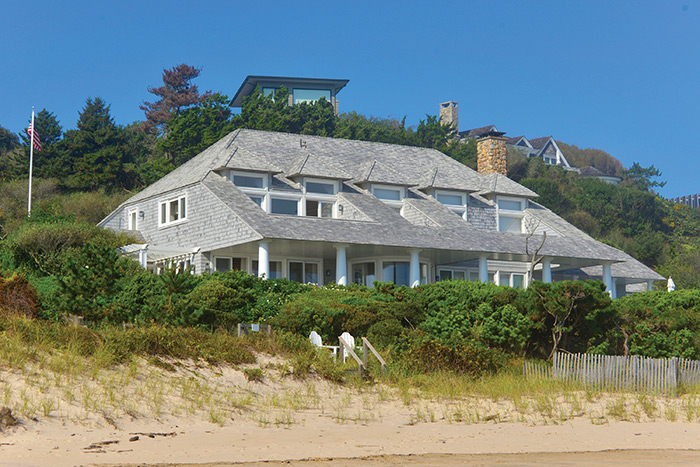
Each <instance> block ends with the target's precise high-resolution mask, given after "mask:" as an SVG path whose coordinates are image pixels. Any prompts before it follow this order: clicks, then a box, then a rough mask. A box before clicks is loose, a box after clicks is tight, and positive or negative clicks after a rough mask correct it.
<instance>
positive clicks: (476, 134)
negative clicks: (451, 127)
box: [459, 125, 498, 138]
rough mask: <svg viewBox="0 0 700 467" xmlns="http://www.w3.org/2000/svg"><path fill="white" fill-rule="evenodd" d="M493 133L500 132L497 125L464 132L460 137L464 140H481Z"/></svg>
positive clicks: (461, 132)
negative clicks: (480, 138) (482, 137)
mask: <svg viewBox="0 0 700 467" xmlns="http://www.w3.org/2000/svg"><path fill="white" fill-rule="evenodd" d="M492 131H498V129H497V128H496V126H495V125H486V126H482V127H481V128H472V129H471V130H464V131H460V132H459V136H461V137H462V138H479V137H481V136H483V135H485V134H487V133H490V132H492Z"/></svg>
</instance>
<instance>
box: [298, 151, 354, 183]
mask: <svg viewBox="0 0 700 467" xmlns="http://www.w3.org/2000/svg"><path fill="white" fill-rule="evenodd" d="M299 176H305V177H319V178H331V179H336V180H350V179H351V178H352V175H350V174H349V173H347V172H346V171H344V170H342V169H339V168H338V167H336V166H334V165H333V164H331V163H330V162H328V161H324V160H322V159H321V158H320V157H318V156H315V155H314V154H311V153H305V154H301V155H299V156H298V157H297V158H296V159H294V161H293V162H292V165H291V166H290V167H289V169H288V170H287V177H299Z"/></svg>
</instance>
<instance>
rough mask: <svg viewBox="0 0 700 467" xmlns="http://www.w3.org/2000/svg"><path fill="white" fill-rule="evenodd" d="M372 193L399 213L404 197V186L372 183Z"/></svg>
mask: <svg viewBox="0 0 700 467" xmlns="http://www.w3.org/2000/svg"><path fill="white" fill-rule="evenodd" d="M371 191H372V194H373V195H374V196H375V197H377V198H378V199H380V200H382V202H383V203H384V204H386V205H388V206H389V207H391V208H392V209H394V210H395V211H397V212H398V213H399V214H401V209H402V208H403V199H404V198H405V197H406V189H405V188H404V187H399V186H393V185H372V186H371Z"/></svg>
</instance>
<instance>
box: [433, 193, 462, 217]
mask: <svg viewBox="0 0 700 467" xmlns="http://www.w3.org/2000/svg"><path fill="white" fill-rule="evenodd" d="M440 195H447V196H460V197H461V198H462V204H445V203H443V202H442V201H440V200H439V199H438V196H440ZM432 196H433V198H434V199H435V201H437V202H438V203H440V204H442V205H443V206H445V207H446V208H447V209H449V210H450V211H452V212H454V213H455V214H457V215H458V216H460V217H461V218H462V219H464V220H467V211H469V196H468V195H467V193H466V192H464V191H458V190H437V189H436V190H433V194H432Z"/></svg>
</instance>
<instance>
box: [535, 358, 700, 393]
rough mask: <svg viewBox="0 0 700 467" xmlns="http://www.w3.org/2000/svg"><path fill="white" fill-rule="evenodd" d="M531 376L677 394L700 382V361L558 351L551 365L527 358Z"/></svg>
mask: <svg viewBox="0 0 700 467" xmlns="http://www.w3.org/2000/svg"><path fill="white" fill-rule="evenodd" d="M523 371H524V374H525V376H526V377H529V378H553V379H555V380H560V381H565V382H576V383H579V384H583V385H584V386H590V387H595V388H599V389H603V390H608V391H621V390H629V391H640V392H656V393H666V394H669V393H670V394H675V393H676V392H677V391H678V386H679V385H691V384H698V383H700V361H697V360H686V359H683V358H675V357H674V358H646V357H640V356H630V357H621V356H611V355H594V354H565V353H557V354H556V355H555V356H554V359H553V362H552V364H551V365H548V364H544V363H535V362H525V364H524V366H523Z"/></svg>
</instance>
